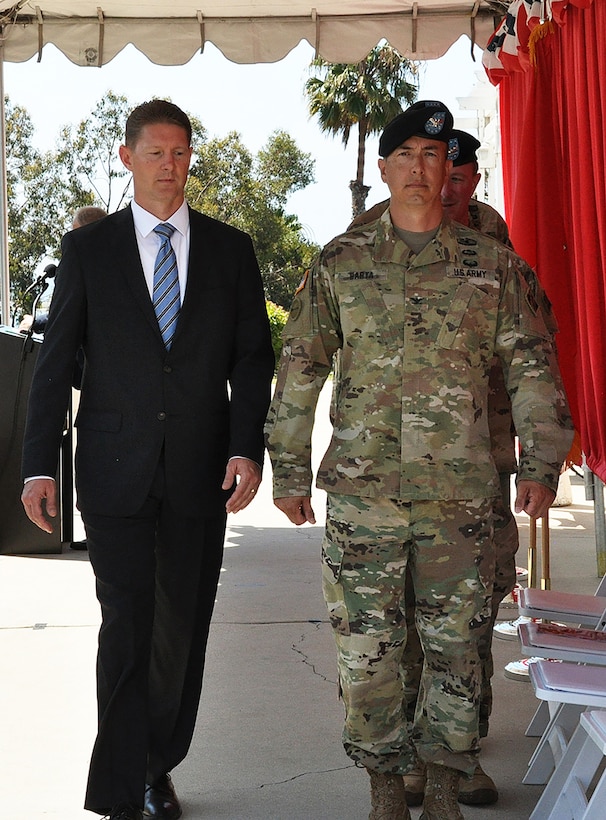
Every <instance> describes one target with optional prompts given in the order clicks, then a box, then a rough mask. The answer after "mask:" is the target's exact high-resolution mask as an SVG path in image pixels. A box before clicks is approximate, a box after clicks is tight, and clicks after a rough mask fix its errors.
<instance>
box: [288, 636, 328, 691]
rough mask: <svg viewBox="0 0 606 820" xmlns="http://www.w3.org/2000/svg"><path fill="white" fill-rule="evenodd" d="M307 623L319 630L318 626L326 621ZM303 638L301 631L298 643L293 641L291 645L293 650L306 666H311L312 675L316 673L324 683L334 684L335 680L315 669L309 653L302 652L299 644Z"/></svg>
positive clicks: (304, 637)
mask: <svg viewBox="0 0 606 820" xmlns="http://www.w3.org/2000/svg"><path fill="white" fill-rule="evenodd" d="M309 623H311V624H313V626H314V627H315V628H316V631H317V632H318V631H319V630H320V627H321V626H322V624H323V623H327V621H309ZM305 639H306V635H305V633H303V634H302V635H301V637H300V638H299V641H298V643H293V645H292V650H293V652H296V654H297V655H300V656H301V658H302V661H303V663H304V664H305V665H306V666H309V667H311V671H312V672H313V674H314V675H316V676H317V677H318V678H321V679H322V680H323V681H325V682H326V683H332V684H333V685H335V686H336V683H337V682H336V680H331V679H330V678H327V677H326V675H323V674H322V673H321V672H318V670H317V669H316V666H315V664H314V663H312V661H311V660H310V658H309V655H307V654H306V653H305V652H303V650H302V649H301V648H300V646H301V644H302V643H303V642H304V641H305Z"/></svg>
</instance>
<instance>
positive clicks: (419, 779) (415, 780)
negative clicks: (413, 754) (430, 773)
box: [403, 760, 427, 807]
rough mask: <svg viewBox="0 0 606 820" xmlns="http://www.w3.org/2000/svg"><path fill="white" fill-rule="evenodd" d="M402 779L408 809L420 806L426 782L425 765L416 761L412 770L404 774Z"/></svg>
mask: <svg viewBox="0 0 606 820" xmlns="http://www.w3.org/2000/svg"><path fill="white" fill-rule="evenodd" d="M403 777H404V793H405V795H406V805H407V806H410V807H412V806H420V805H421V803H422V802H423V798H424V797H425V782H426V780H427V772H426V769H425V763H423V761H422V760H417V762H416V764H415V767H414V769H411V770H410V771H409V772H406V774H405V775H403Z"/></svg>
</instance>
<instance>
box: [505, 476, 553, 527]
mask: <svg viewBox="0 0 606 820" xmlns="http://www.w3.org/2000/svg"><path fill="white" fill-rule="evenodd" d="M555 497H556V494H555V493H554V491H553V490H550V489H549V487H546V486H545V485H544V484H539V482H538V481H528V480H527V479H525V480H523V481H518V492H517V495H516V504H515V511H516V512H517V513H521V512H522V511H524V512H525V513H526V514H527V515H529V516H530V517H531V518H542V517H543V516H544V515H547V511H548V509H549V508H550V506H551V505H552V503H553V500H554V498H555Z"/></svg>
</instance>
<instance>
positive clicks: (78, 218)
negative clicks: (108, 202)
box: [72, 205, 107, 228]
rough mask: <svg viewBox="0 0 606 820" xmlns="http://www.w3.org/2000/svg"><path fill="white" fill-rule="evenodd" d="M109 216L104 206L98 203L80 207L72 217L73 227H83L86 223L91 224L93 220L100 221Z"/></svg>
mask: <svg viewBox="0 0 606 820" xmlns="http://www.w3.org/2000/svg"><path fill="white" fill-rule="evenodd" d="M104 216H107V211H104V210H103V208H98V207H97V206H96V205H85V206H84V207H83V208H78V210H77V211H76V213H75V214H74V216H73V218H72V228H83V227H84V225H90V224H91V223H92V222H98V221H99V219H103V217H104Z"/></svg>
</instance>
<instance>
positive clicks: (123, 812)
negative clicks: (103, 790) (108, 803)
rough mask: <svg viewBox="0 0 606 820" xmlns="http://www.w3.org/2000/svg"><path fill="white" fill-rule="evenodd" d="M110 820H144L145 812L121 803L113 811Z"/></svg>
mask: <svg viewBox="0 0 606 820" xmlns="http://www.w3.org/2000/svg"><path fill="white" fill-rule="evenodd" d="M109 820H143V812H142V811H141V809H138V808H137V807H136V806H131V805H128V804H127V803H120V805H119V806H114V808H113V809H112V810H111V812H110V814H109Z"/></svg>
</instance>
